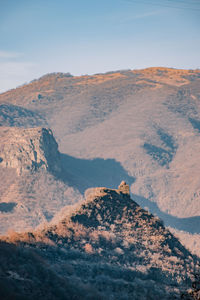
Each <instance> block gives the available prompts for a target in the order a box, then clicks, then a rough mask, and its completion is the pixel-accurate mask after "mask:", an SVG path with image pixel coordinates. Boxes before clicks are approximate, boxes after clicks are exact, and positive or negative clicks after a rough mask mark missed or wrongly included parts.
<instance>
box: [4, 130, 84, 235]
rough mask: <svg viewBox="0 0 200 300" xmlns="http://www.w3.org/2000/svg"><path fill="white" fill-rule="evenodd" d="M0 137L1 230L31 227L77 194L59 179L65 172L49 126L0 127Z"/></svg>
mask: <svg viewBox="0 0 200 300" xmlns="http://www.w3.org/2000/svg"><path fill="white" fill-rule="evenodd" d="M0 139H1V144H0V181H1V183H2V184H1V186H0V195H1V202H0V222H1V226H0V233H1V234H2V233H5V232H6V231H8V230H9V229H15V230H26V229H27V228H31V227H35V226H37V225H39V224H40V223H43V222H45V221H47V220H50V219H51V218H52V217H53V216H54V215H55V214H56V213H57V212H58V211H59V210H60V209H61V208H62V207H63V206H66V205H67V204H71V203H74V202H76V201H77V200H78V199H80V198H81V195H80V194H79V192H78V191H77V190H75V189H74V188H73V187H71V186H69V182H67V179H66V180H65V181H63V180H61V179H60V177H62V178H63V176H62V175H63V174H65V173H63V171H62V166H61V157H60V153H59V151H58V145H57V143H56V141H55V139H54V137H53V134H52V131H51V130H50V129H46V128H41V127H36V128H26V129H24V128H19V127H0ZM68 177H69V178H70V175H68Z"/></svg>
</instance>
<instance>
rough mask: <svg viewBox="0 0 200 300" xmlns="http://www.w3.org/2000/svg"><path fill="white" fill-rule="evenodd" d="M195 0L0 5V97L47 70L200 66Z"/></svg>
mask: <svg viewBox="0 0 200 300" xmlns="http://www.w3.org/2000/svg"><path fill="white" fill-rule="evenodd" d="M199 53H200V0H162V1H160V0H101V1H97V0H85V1H84V0H73V1H70V0H0V92H2V91H4V90H7V89H10V88H14V87H16V86H17V85H20V84H23V83H24V82H28V81H30V80H32V79H34V78H38V77H40V76H41V75H44V74H46V73H49V72H70V73H72V74H73V75H82V74H94V73H101V72H106V71H114V70H119V69H140V68H145V67H150V66H167V67H174V68H186V69H189V68H191V69H196V68H199V67H200V61H199V58H200V54H199Z"/></svg>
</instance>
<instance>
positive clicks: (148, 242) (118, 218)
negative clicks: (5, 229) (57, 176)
mask: <svg viewBox="0 0 200 300" xmlns="http://www.w3.org/2000/svg"><path fill="white" fill-rule="evenodd" d="M0 245H1V247H0V251H1V255H0V260H1V261H0V262H1V263H0V274H1V276H0V278H1V279H0V282H1V284H0V289H1V295H2V299H108V300H109V299H148V300H149V299H152V300H157V299H179V298H180V295H181V293H183V292H184V291H185V290H186V289H187V288H188V287H190V285H191V281H193V278H194V276H193V274H195V273H196V272H198V260H197V258H195V257H194V256H192V255H191V254H190V253H189V252H188V251H187V250H186V249H185V248H184V247H183V246H182V245H181V244H180V242H179V241H178V240H177V239H176V238H175V237H174V236H173V235H172V234H171V233H170V232H169V231H168V230H167V229H166V228H165V227H164V226H163V223H162V222H161V221H160V220H159V218H155V217H154V216H153V215H152V214H150V213H149V212H147V211H145V210H143V209H142V208H141V207H140V206H139V205H138V204H136V202H134V201H133V200H132V199H131V198H130V195H129V189H128V186H127V185H126V183H125V182H123V183H122V184H121V185H120V187H119V189H117V190H114V189H107V188H96V189H90V190H88V191H87V198H86V200H85V201H83V202H81V203H80V204H77V205H76V206H75V207H74V208H72V209H71V210H69V209H67V210H66V212H65V213H64V214H63V215H62V218H61V220H58V219H57V220H54V222H52V224H51V225H49V226H48V227H46V228H44V229H41V230H38V231H33V232H27V233H22V234H15V233H13V234H11V235H10V236H9V237H5V238H3V239H2V240H1V244H0Z"/></svg>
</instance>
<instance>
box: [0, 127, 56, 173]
mask: <svg viewBox="0 0 200 300" xmlns="http://www.w3.org/2000/svg"><path fill="white" fill-rule="evenodd" d="M0 136H1V145H0V166H2V167H5V168H14V169H16V171H17V174H18V175H21V174H22V173H24V172H32V171H35V170H38V169H46V170H48V171H50V172H52V173H57V172H60V170H61V164H60V156H59V151H58V144H57V143H56V140H55V139H54V137H53V133H52V131H51V130H50V129H47V128H41V127H37V128H29V129H22V128H16V127H14V128H9V127H1V128H0Z"/></svg>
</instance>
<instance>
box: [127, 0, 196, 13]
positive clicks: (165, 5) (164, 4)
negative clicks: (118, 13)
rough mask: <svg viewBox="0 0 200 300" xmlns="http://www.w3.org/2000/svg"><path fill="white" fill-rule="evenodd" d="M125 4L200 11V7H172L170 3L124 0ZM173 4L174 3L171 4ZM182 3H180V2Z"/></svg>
mask: <svg viewBox="0 0 200 300" xmlns="http://www.w3.org/2000/svg"><path fill="white" fill-rule="evenodd" d="M167 1H169V2H171V1H170V0H167ZM124 2H127V3H130V4H133V3H134V2H135V3H142V4H147V5H155V6H161V7H168V8H175V9H183V10H193V11H200V7H198V8H197V7H194V6H193V7H188V6H174V5H170V3H166V2H165V3H163V2H162V3H161V2H159V3H155V2H152V1H147V0H146V1H145V0H124ZM171 3H174V1H173V2H171ZM179 3H180V2H179ZM180 4H184V5H185V4H186V5H188V4H189V3H187V2H185V1H182V2H181V3H180ZM197 4H200V3H197Z"/></svg>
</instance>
